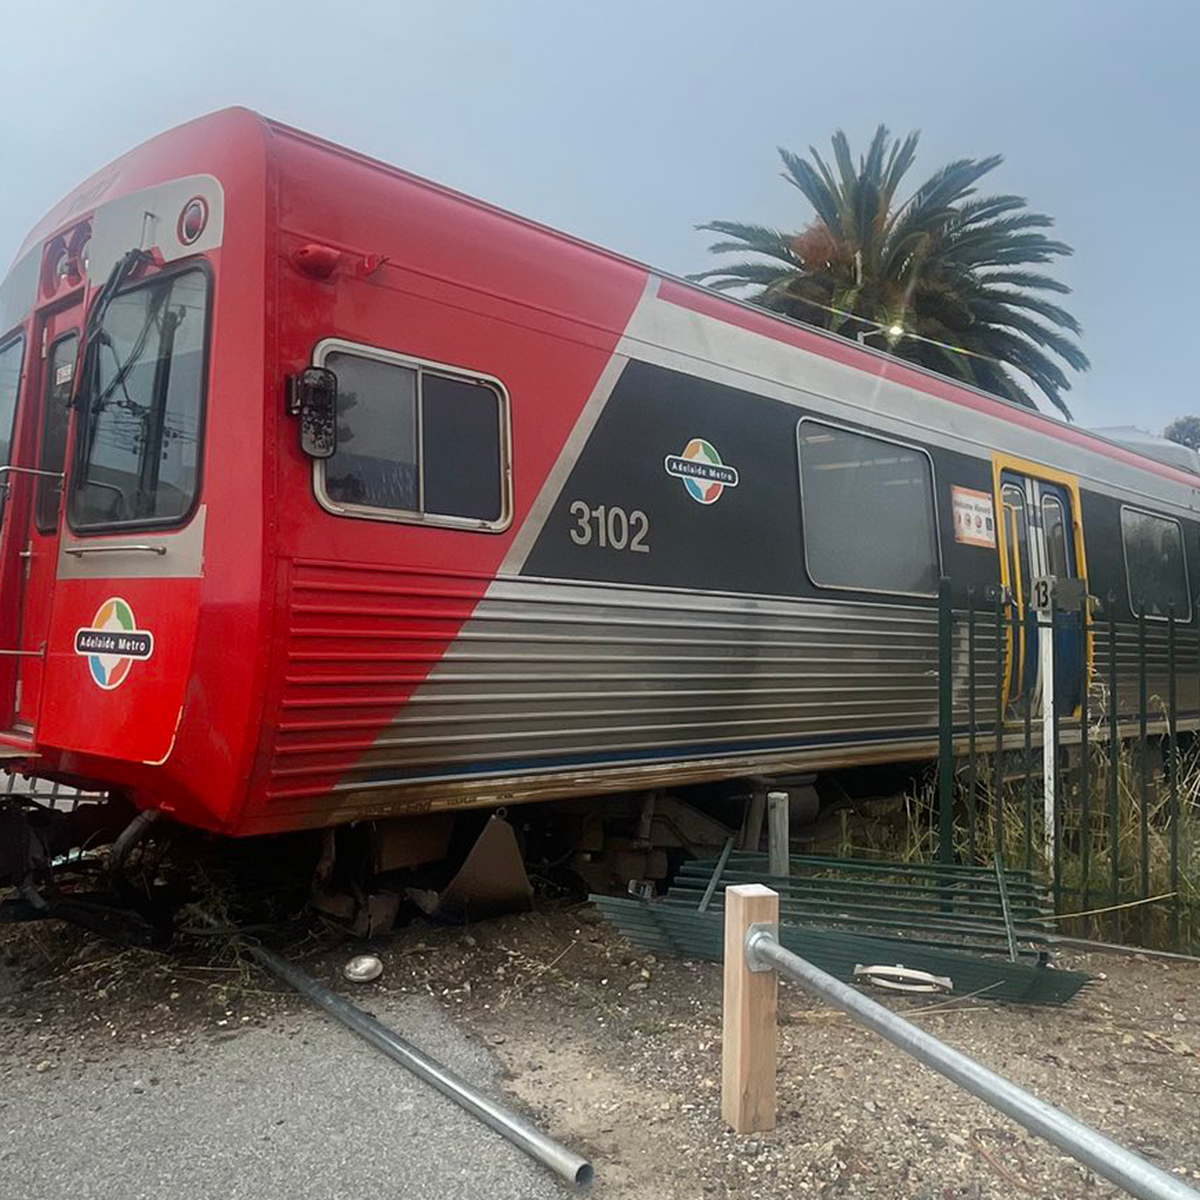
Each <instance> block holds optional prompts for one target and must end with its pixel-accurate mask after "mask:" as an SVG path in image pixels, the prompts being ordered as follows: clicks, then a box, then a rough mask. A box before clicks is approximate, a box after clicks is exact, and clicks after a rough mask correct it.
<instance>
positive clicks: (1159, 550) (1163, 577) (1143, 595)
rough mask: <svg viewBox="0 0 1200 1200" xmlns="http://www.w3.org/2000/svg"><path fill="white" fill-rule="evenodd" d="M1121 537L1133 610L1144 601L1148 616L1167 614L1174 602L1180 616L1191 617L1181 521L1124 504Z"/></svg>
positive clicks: (1163, 616)
mask: <svg viewBox="0 0 1200 1200" xmlns="http://www.w3.org/2000/svg"><path fill="white" fill-rule="evenodd" d="M1121 540H1122V542H1123V543H1124V546H1125V574H1126V578H1127V579H1128V581H1129V603H1130V605H1131V606H1132V608H1133V611H1134V612H1135V613H1136V612H1137V611H1138V606H1139V605H1140V604H1141V603H1143V602H1144V603H1145V605H1146V616H1148V617H1160V618H1165V617H1166V616H1167V615H1168V613H1169V611H1170V609H1171V606H1172V605H1173V606H1174V608H1175V616H1176V617H1177V618H1178V619H1179V620H1181V621H1190V620H1191V615H1192V609H1191V599H1190V592H1189V589H1188V575H1187V559H1186V558H1185V557H1184V549H1183V528H1182V527H1181V526H1180V524H1179V522H1178V521H1176V520H1174V519H1173V518H1171V517H1163V516H1159V515H1158V514H1157V513H1148V512H1142V511H1141V509H1137V508H1122V509H1121Z"/></svg>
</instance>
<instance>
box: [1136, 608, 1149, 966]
mask: <svg viewBox="0 0 1200 1200" xmlns="http://www.w3.org/2000/svg"><path fill="white" fill-rule="evenodd" d="M1149 707H1150V698H1149V689H1148V686H1147V682H1146V601H1145V598H1144V597H1143V598H1142V599H1141V600H1139V601H1138V801H1139V803H1138V809H1139V817H1140V825H1141V829H1140V836H1141V842H1140V845H1139V852H1140V853H1139V859H1140V866H1141V881H1140V882H1141V895H1140V897H1139V899H1141V900H1148V899H1149V898H1150V752H1149V748H1148V746H1147V738H1146V717H1147V711H1146V710H1147V709H1148V708H1149ZM1149 915H1150V914H1149V913H1148V912H1147V911H1146V905H1144V904H1143V905H1142V906H1141V908H1140V909H1139V910H1138V916H1139V922H1140V925H1141V931H1142V934H1141V937H1142V942H1143V944H1144V943H1145V941H1146V937H1147V933H1148V931H1149V921H1148V918H1149Z"/></svg>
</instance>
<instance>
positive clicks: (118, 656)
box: [75, 596, 154, 691]
mask: <svg viewBox="0 0 1200 1200" xmlns="http://www.w3.org/2000/svg"><path fill="white" fill-rule="evenodd" d="M75 653H76V654H81V655H82V656H83V657H84V658H86V659H87V660H88V668H89V669H90V670H91V672H92V679H93V680H95V682H96V684H97V685H98V686H99V687H102V688H104V689H105V690H106V691H111V690H112V689H113V688H115V687H119V686H120V685H121V684H122V683H124V682H125V677H126V676H127V675H128V674H129V669H130V667H132V666H133V664H134V663H135V662H137V661H139V660H142V659H147V658H149V657H150V655H151V654H153V653H154V634H152V633H151V632H150V631H149V630H148V629H139V628H138V627H137V622H136V621H135V620H134V619H133V609H132V608H130V607H129V605H128V604H127V603H126V602H125V601H124V600H122V599H121V597H120V596H114V597H113V598H112V599H111V600H105V602H104V603H103V604H102V605H100V607H99V608H98V609H96V615H95V616H94V617H93V618H92V623H91V625H89V626H88V627H87V628H86V629H77V630H76V631H75Z"/></svg>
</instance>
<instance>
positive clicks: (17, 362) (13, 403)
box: [0, 338, 25, 466]
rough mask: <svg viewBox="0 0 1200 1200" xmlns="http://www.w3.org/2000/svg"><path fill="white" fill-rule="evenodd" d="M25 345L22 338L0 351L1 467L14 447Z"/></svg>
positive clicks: (5, 463) (6, 461)
mask: <svg viewBox="0 0 1200 1200" xmlns="http://www.w3.org/2000/svg"><path fill="white" fill-rule="evenodd" d="M24 352H25V343H24V341H22V340H21V339H20V338H18V339H17V340H16V341H15V342H9V344H8V345H7V346H5V347H4V349H3V350H0V466H5V465H7V463H8V454H9V450H10V448H11V446H12V427H13V414H14V413H15V412H16V411H17V393H18V392H19V391H20V390H21V361H22V359H23V357H24Z"/></svg>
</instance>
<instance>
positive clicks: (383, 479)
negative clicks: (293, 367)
mask: <svg viewBox="0 0 1200 1200" xmlns="http://www.w3.org/2000/svg"><path fill="white" fill-rule="evenodd" d="M325 366H327V367H328V368H329V369H330V370H332V371H333V372H334V373H335V374H336V375H337V377H338V448H337V453H336V454H334V455H333V457H331V458H329V459H327V460H326V461H325V464H324V487H325V495H326V496H327V497H328V499H329V500H330V501H332V502H333V503H334V504H337V505H339V506H346V507H350V508H361V509H364V510H375V511H376V514H377V515H386V513H391V512H394V513H396V514H398V515H399V514H403V515H404V516H406V517H410V518H415V519H420V518H422V517H432V518H438V517H448V518H452V519H462V520H468V521H481V522H487V523H489V524H492V523H495V522H498V521H499V520H501V518H502V516H503V513H504V476H503V470H502V462H501V451H502V447H503V445H504V438H503V432H502V420H503V411H502V408H501V403H502V402H501V398H500V394H499V392H498V391H497V390H496V389H495V388H494V387H493V386H491V385H490V384H487V383H483V382H481V381H479V380H477V379H472V378H470V377H467V376H458V375H448V374H446V373H444V372H442V371H434V370H427V369H425V368H423V367H419V366H405V365H403V364H400V363H394V362H385V361H382V360H380V359H372V358H365V357H363V356H361V355H357V354H349V353H345V352H340V351H339V352H335V353H331V354H330V355H328V357H327V358H326V359H325ZM380 510H382V512H380Z"/></svg>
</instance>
